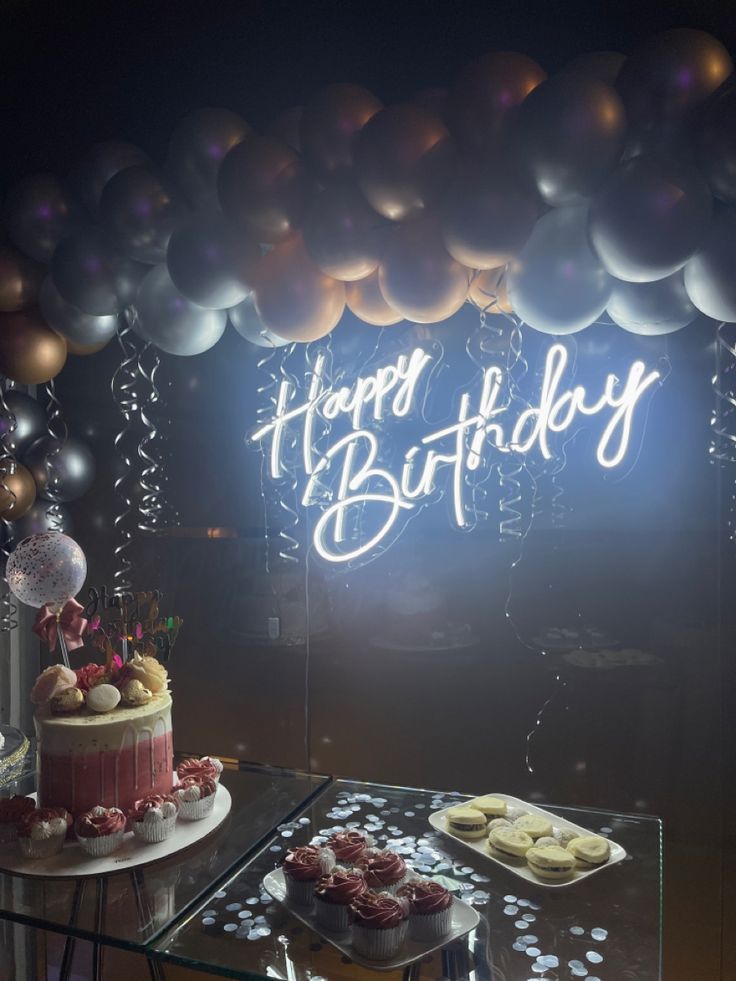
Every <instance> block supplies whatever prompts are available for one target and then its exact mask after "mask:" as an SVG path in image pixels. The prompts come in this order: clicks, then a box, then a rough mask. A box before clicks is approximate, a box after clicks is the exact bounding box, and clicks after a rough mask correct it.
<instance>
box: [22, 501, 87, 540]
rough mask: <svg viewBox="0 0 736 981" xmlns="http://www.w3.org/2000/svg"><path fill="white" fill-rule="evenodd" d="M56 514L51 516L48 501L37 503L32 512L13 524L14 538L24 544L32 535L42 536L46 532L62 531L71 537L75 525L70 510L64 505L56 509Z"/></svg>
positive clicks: (58, 505)
mask: <svg viewBox="0 0 736 981" xmlns="http://www.w3.org/2000/svg"><path fill="white" fill-rule="evenodd" d="M54 512H55V514H52V515H49V503H48V501H36V503H35V504H34V505H33V507H32V508H31V509H30V511H26V513H25V514H24V515H23V517H22V518H19V519H18V520H17V521H14V522H13V524H12V529H13V538H14V540H15V541H16V542H22V541H23V539H24V538H28V537H29V536H30V535H40V534H41V533H42V532H44V531H62V532H64V534H65V535H71V533H72V531H73V528H74V526H73V524H72V519H71V515H70V514H69V510H68V509H67V508H65V507H64V505H63V504H57V505H56V506H55V507H54Z"/></svg>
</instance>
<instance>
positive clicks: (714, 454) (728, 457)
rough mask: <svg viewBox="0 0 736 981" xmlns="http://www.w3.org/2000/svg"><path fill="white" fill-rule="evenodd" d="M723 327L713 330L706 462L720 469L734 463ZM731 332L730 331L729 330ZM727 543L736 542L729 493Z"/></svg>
mask: <svg viewBox="0 0 736 981" xmlns="http://www.w3.org/2000/svg"><path fill="white" fill-rule="evenodd" d="M726 329H727V327H726V324H725V323H721V324H719V325H718V327H717V328H716V371H715V374H714V375H713V379H712V381H713V392H714V394H715V406H714V408H713V413H712V415H711V420H710V425H711V433H712V435H711V444H710V447H709V454H710V459H711V460H712V461H713V462H714V463H715V464H717V465H719V466H720V467H723V468H724V469H725V468H726V467H731V466H733V464H735V463H736V344H734V343H733V342H732V341H730V340H729V339H728V337H727V336H726ZM730 329H733V328H730ZM726 529H727V535H728V539H729V541H731V542H733V541H736V496H735V495H734V492H733V490H732V491H731V494H730V497H729V504H728V513H727V516H726Z"/></svg>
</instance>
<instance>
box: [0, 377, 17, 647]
mask: <svg viewBox="0 0 736 981" xmlns="http://www.w3.org/2000/svg"><path fill="white" fill-rule="evenodd" d="M6 386H7V381H6V380H5V379H2V381H0V414H1V415H2V417H3V419H4V420H5V426H4V427H3V434H2V439H0V488H1V489H2V498H3V501H4V502H6V506H5V508H4V509H3V510H4V513H6V514H7V512H8V510H10V509H12V507H13V504H14V503H15V494H14V493H13V490H12V488H11V487H9V486H8V485H7V483H6V478H7V477H10V476H12V474H14V473H15V466H16V462H15V456H14V455H13V453H12V452H11V450H10V445H11V443H12V438H13V432H14V431H15V427H16V420H15V415H14V414H13V412H12V411H11V409H10V407H9V406H8V403H7V402H6V401H5V390H6ZM11 513H12V510H11ZM0 535H1V536H2V538H1V539H0V551H1V552H2V555H1V556H0V561H1V562H2V579H1V580H0V632H2V633H7V632H8V631H10V630H15V628H16V627H17V626H18V620H17V616H18V607H17V606H16V605H15V602H14V599H13V594H12V593H11V592H10V587H9V586H8V580H7V578H6V576H5V568H6V565H7V561H8V557H9V555H10V553H11V552H12V551H13V545H14V544H15V542H14V540H13V524H12V522H10V521H8V520H7V519H6V518H2V519H1V521H0Z"/></svg>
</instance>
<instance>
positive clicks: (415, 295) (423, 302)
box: [378, 219, 471, 324]
mask: <svg viewBox="0 0 736 981" xmlns="http://www.w3.org/2000/svg"><path fill="white" fill-rule="evenodd" d="M470 275H471V273H470V270H468V269H466V268H465V267H464V266H461V265H460V263H459V262H456V261H455V260H454V259H453V258H452V256H451V255H450V254H449V252H448V251H447V249H446V248H445V247H444V245H443V243H442V236H441V234H440V230H439V227H438V225H437V223H436V222H435V221H433V220H431V219H430V220H428V221H417V222H411V223H409V224H407V225H402V226H401V227H400V228H398V229H397V230H396V231H395V233H394V234H393V235H392V237H391V240H390V242H389V244H388V247H387V249H386V253H385V255H384V257H383V260H382V262H381V265H380V266H379V268H378V283H379V286H380V288H381V293H382V294H383V297H384V299H385V300H386V302H387V303H388V304H389V306H391V307H393V308H394V310H396V311H397V312H398V313H401V314H402V315H403V316H404V317H406V319H407V320H413V321H415V322H417V323H420V324H433V323H437V321H439V320H446V319H447V317H451V316H452V314H453V313H455V312H456V311H457V310H459V309H460V307H461V306H462V305H463V303H464V302H465V297H466V295H467V292H468V281H469V279H470Z"/></svg>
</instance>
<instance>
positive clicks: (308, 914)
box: [263, 869, 480, 971]
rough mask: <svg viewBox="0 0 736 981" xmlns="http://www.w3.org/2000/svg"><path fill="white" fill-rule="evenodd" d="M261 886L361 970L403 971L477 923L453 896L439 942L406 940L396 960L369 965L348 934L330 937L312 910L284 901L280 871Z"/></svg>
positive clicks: (463, 904)
mask: <svg viewBox="0 0 736 981" xmlns="http://www.w3.org/2000/svg"><path fill="white" fill-rule="evenodd" d="M263 885H264V886H265V889H266V892H267V893H268V894H269V895H270V896H273V898H274V899H276V900H278V902H280V903H282V904H283V905H284V906H285V907H286V908H287V909H288V911H289V912H290V913H291V915H292V916H295V917H296V918H297V919H298V920H301V921H302V923H304V925H305V926H307V927H309V929H310V930H313V931H314V932H315V933H317V934H319V936H320V937H324V938H325V940H327V941H328V942H329V943H331V944H332V946H333V947H336V948H337V949H338V950H339V951H340V952H341V953H343V954H345V956H346V957H349V958H350V960H351V961H354V962H355V963H356V964H360V965H361V967H367V968H370V969H371V970H373V971H395V970H396V969H397V968H400V967H406V965H407V964H411V963H413V961H416V960H419V958H420V957H426V956H427V954H431V953H432V951H433V950H439V949H440V948H441V947H444V946H445V945H446V944H449V943H450V942H451V941H453V940H457V939H458V937H464V936H465V934H466V933H469V932H470V931H471V930H473V929H474V928H475V927H476V926H477V925H478V921H479V920H480V917H479V916H478V914H477V913H476V912H475V910H474V909H473V908H472V907H470V906H468V904H467V903H463V902H462V901H461V900H459V899H457V898H456V897H455V896H453V902H452V926H451V928H450V932H449V933H448V934H447V935H446V936H444V937H442V938H440V939H439V940H425V941H420V940H412V939H411V938H410V937H408V936H407V938H406V940H405V941H404V943H403V944H402V946H401V950H400V951H399V953H398V954H397V955H396V957H393V958H392V959H391V960H389V961H371V960H368V959H367V958H365V957H362V956H361V955H360V954H358V953H357V952H356V951H355V950H354V949H353V945H352V942H351V939H350V933H349V932H347V933H333V932H332V931H331V930H325V928H324V927H323V926H322V925H321V924H318V923H317V921H316V919H315V914H314V912H313V911H312V910H310V909H308V908H307V907H304V906H296V905H295V904H293V903H290V902H289V900H288V899H287V898H286V883H285V882H284V873H283V871H282V870H281V869H274V871H273V872H269V873H268V875H267V876H266V877H265V879H264V880H263Z"/></svg>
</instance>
